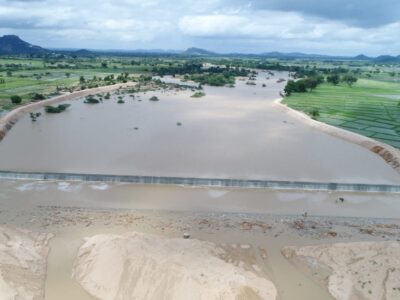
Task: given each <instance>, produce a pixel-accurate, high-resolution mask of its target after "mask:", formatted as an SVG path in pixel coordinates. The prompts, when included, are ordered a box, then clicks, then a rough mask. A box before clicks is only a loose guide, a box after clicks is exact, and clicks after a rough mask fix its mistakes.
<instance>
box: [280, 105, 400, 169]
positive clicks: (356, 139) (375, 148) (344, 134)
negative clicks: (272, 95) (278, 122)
mask: <svg viewBox="0 0 400 300" xmlns="http://www.w3.org/2000/svg"><path fill="white" fill-rule="evenodd" d="M282 100H283V99H277V100H275V102H274V103H275V104H276V105H277V106H278V107H280V108H281V109H282V110H283V111H286V112H287V113H288V114H289V115H291V116H293V117H295V118H296V119H298V120H300V121H302V122H304V123H305V124H307V125H309V126H311V127H313V128H316V129H318V130H321V131H323V132H325V133H328V134H330V135H331V136H334V137H338V138H341V139H343V140H345V141H348V142H351V143H354V144H357V145H359V146H362V147H364V148H366V149H368V150H369V151H371V152H373V153H375V154H377V155H379V156H380V157H381V158H383V159H384V160H385V161H386V162H387V163H388V164H389V165H390V166H391V167H393V169H395V170H396V171H397V172H398V173H399V174H400V150H398V149H396V148H394V147H392V146H390V145H388V144H385V143H382V142H379V141H376V140H374V139H371V138H368V137H366V136H363V135H360V134H357V133H354V132H351V131H347V130H344V129H341V128H338V127H335V126H331V125H328V124H326V123H322V122H318V121H316V120H313V119H312V118H310V117H309V116H308V115H306V114H305V113H303V112H301V111H297V110H294V109H292V108H290V107H288V106H287V105H285V104H282Z"/></svg>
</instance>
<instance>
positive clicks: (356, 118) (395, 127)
mask: <svg viewBox="0 0 400 300" xmlns="http://www.w3.org/2000/svg"><path fill="white" fill-rule="evenodd" d="M283 103H286V104H287V105H288V106H290V107H291V108H294V109H296V110H300V111H303V112H306V113H308V112H310V111H311V110H313V109H317V110H318V112H319V116H318V117H317V120H318V121H321V122H325V123H327V124H330V125H333V126H337V127H340V128H343V129H346V130H349V131H353V132H356V133H359V134H361V135H364V136H368V137H371V138H373V139H376V140H379V141H382V142H384V143H387V144H389V145H392V146H394V147H396V148H400V104H399V103H400V84H398V83H392V82H382V81H375V80H365V79H361V80H359V81H358V83H357V84H355V85H354V86H353V87H349V86H347V85H338V86H333V85H330V84H322V85H321V86H319V87H318V88H317V89H316V90H314V91H312V92H310V93H294V94H292V95H291V96H289V97H286V98H285V99H284V101H283Z"/></svg>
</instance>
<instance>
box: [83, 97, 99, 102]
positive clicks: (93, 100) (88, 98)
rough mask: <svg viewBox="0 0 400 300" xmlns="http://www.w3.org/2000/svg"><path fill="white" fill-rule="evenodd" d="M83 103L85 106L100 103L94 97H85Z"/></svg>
mask: <svg viewBox="0 0 400 300" xmlns="http://www.w3.org/2000/svg"><path fill="white" fill-rule="evenodd" d="M83 102H84V103H87V104H97V103H100V101H99V100H98V99H96V98H95V97H93V95H89V96H86V98H85V101H83Z"/></svg>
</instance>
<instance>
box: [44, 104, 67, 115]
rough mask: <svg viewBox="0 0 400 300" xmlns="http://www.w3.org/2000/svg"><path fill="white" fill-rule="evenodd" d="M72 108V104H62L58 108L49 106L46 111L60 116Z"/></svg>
mask: <svg viewBox="0 0 400 300" xmlns="http://www.w3.org/2000/svg"><path fill="white" fill-rule="evenodd" d="M70 106H71V104H60V105H58V106H51V105H47V106H45V107H44V110H45V111H46V112H47V113H49V114H59V113H61V112H63V111H64V110H66V109H67V108H68V107H70Z"/></svg>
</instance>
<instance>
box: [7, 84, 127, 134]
mask: <svg viewBox="0 0 400 300" xmlns="http://www.w3.org/2000/svg"><path fill="white" fill-rule="evenodd" d="M134 84H135V83H118V84H114V85H108V86H102V87H98V88H93V89H87V90H82V91H76V92H72V93H68V94H65V95H61V96H57V97H53V98H50V99H46V100H42V101H38V102H33V103H29V104H26V105H23V106H21V107H18V108H16V109H13V110H12V111H10V112H9V113H7V114H6V115H5V116H4V117H2V118H0V141H1V140H2V139H3V138H4V137H5V136H6V134H7V132H8V131H10V130H11V128H12V127H13V126H14V125H15V123H17V122H18V120H19V118H21V117H22V116H23V115H25V114H28V113H31V112H34V111H36V110H38V109H40V108H42V107H44V106H46V105H52V104H55V103H60V102H63V101H70V100H74V99H77V98H80V97H85V96H88V95H90V94H97V93H106V92H111V91H113V90H116V89H119V88H123V87H126V86H129V85H134Z"/></svg>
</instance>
